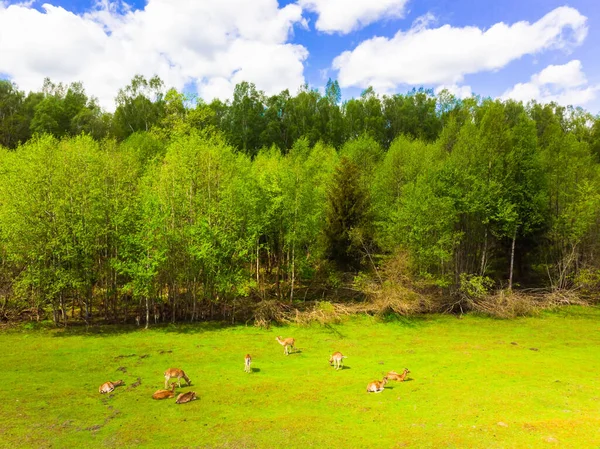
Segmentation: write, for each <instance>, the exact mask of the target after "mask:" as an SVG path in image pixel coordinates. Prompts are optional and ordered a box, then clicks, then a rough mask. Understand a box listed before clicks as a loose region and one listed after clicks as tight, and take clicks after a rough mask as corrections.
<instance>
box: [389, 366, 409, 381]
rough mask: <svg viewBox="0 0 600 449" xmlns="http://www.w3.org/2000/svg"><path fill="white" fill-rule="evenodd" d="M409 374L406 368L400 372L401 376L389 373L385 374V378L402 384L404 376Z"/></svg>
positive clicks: (393, 372) (392, 372)
mask: <svg viewBox="0 0 600 449" xmlns="http://www.w3.org/2000/svg"><path fill="white" fill-rule="evenodd" d="M409 373H410V371H409V370H408V368H404V371H402V374H398V373H397V372H396V371H390V372H389V373H387V374H386V377H387V378H388V379H389V380H397V381H398V382H404V379H406V376H407V375H408V374H409Z"/></svg>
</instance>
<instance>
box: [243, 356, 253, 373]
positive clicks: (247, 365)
mask: <svg viewBox="0 0 600 449" xmlns="http://www.w3.org/2000/svg"><path fill="white" fill-rule="evenodd" d="M251 363H252V357H250V354H246V357H245V358H244V371H246V372H247V373H249V372H251V371H252V369H251V368H250V364H251Z"/></svg>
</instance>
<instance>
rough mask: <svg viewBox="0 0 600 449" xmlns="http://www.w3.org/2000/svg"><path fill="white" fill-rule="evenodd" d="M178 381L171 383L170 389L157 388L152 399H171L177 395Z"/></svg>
mask: <svg viewBox="0 0 600 449" xmlns="http://www.w3.org/2000/svg"><path fill="white" fill-rule="evenodd" d="M176 385H177V382H173V383H172V384H171V389H170V390H156V392H155V393H154V394H153V395H152V399H171V398H174V397H175V386H176Z"/></svg>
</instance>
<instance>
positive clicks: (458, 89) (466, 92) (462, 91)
mask: <svg viewBox="0 0 600 449" xmlns="http://www.w3.org/2000/svg"><path fill="white" fill-rule="evenodd" d="M443 90H447V91H448V92H450V93H451V94H452V95H454V96H455V97H456V98H461V99H462V98H469V97H471V96H472V95H473V91H472V90H471V86H459V85H457V84H452V85H450V86H446V85H441V86H438V87H436V88H435V94H436V95H437V94H439V93H440V92H441V91H443Z"/></svg>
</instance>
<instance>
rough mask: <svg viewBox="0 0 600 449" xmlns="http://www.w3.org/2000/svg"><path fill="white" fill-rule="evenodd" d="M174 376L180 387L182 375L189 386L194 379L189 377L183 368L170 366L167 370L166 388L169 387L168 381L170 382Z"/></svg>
mask: <svg viewBox="0 0 600 449" xmlns="http://www.w3.org/2000/svg"><path fill="white" fill-rule="evenodd" d="M173 377H176V378H177V385H179V388H181V378H182V377H183V378H184V379H185V381H186V382H187V384H188V386H189V385H192V381H191V380H190V378H189V377H187V376H186V375H185V372H184V371H183V370H182V369H179V368H169V369H168V370H166V371H165V390H166V389H167V383H168V382H169V379H171V378H173Z"/></svg>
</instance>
